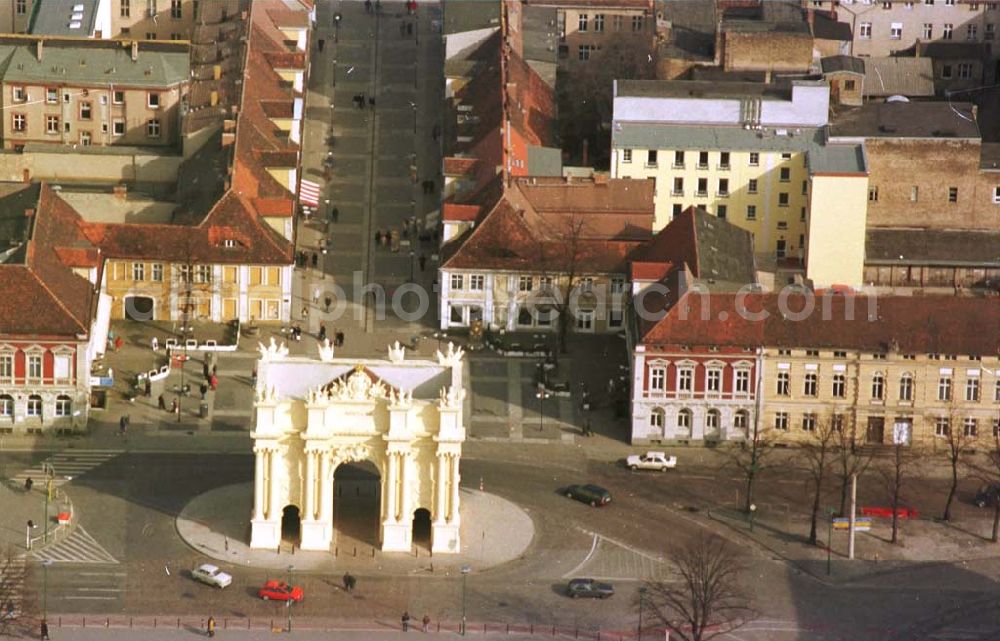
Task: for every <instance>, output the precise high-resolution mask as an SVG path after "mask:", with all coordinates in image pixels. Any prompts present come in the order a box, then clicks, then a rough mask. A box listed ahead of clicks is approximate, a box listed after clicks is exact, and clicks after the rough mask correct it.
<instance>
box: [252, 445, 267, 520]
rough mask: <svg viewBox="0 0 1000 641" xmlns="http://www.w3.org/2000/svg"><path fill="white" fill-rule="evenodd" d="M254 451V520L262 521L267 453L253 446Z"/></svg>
mask: <svg viewBox="0 0 1000 641" xmlns="http://www.w3.org/2000/svg"><path fill="white" fill-rule="evenodd" d="M253 453H254V472H253V520H255V521H260V520H262V519H263V518H264V481H265V479H264V457H265V456H266V453H265V451H264V450H263V449H261V448H259V447H255V448H253Z"/></svg>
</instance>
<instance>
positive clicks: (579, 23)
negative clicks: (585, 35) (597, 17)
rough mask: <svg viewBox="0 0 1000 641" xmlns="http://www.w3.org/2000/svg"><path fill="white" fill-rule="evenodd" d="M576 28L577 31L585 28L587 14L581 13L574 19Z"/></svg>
mask: <svg viewBox="0 0 1000 641" xmlns="http://www.w3.org/2000/svg"><path fill="white" fill-rule="evenodd" d="M576 29H577V31H586V30H587V14H585V13H581V14H580V15H579V16H577V19H576Z"/></svg>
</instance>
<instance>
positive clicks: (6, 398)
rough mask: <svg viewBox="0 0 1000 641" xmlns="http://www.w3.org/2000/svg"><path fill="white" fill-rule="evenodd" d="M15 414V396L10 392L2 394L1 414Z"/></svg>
mask: <svg viewBox="0 0 1000 641" xmlns="http://www.w3.org/2000/svg"><path fill="white" fill-rule="evenodd" d="M13 415H14V397H13V396H11V395H10V394H3V395H0V416H13Z"/></svg>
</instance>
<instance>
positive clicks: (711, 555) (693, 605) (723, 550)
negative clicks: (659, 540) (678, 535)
mask: <svg viewBox="0 0 1000 641" xmlns="http://www.w3.org/2000/svg"><path fill="white" fill-rule="evenodd" d="M671 564H672V566H673V570H674V572H675V573H676V574H677V575H678V576H679V580H676V579H675V580H671V581H653V582H650V583H648V584H647V592H648V596H647V597H646V598H647V599H648V604H649V606H650V608H651V610H652V614H653V618H654V619H657V620H659V622H660V623H661V624H662V625H664V626H665V627H666V628H667V629H668V630H669V631H670V633H671V638H675V637H676V638H677V639H681V640H682V641H707V640H708V639H712V638H714V637H716V636H719V635H721V634H726V633H728V632H732V631H733V630H736V629H737V628H739V627H741V626H743V625H745V624H746V623H747V622H748V621H750V620H752V619H753V618H754V616H755V615H754V612H753V610H752V609H751V607H750V601H749V598H748V596H747V594H746V593H745V591H744V590H743V589H742V587H741V586H740V584H739V575H740V573H741V572H742V570H743V565H742V563H741V562H740V559H739V556H738V555H737V554H736V552H735V551H734V550H733V549H732V548H731V547H730V546H729V545H728V544H727V543H726V542H725V541H724V540H723V539H721V538H719V537H717V536H707V537H700V536H699V537H696V538H695V539H693V540H692V541H691V542H690V543H688V544H687V545H685V546H683V547H681V548H680V549H678V550H677V551H676V552H674V553H673V554H672V555H671Z"/></svg>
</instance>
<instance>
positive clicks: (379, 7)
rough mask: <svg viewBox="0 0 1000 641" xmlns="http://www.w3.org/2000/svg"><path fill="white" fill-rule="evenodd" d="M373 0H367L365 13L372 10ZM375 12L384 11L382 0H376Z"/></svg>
mask: <svg viewBox="0 0 1000 641" xmlns="http://www.w3.org/2000/svg"><path fill="white" fill-rule="evenodd" d="M372 8H373V7H372V0H365V13H371V12H372ZM374 10H375V13H382V2H381V0H375V5H374Z"/></svg>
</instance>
